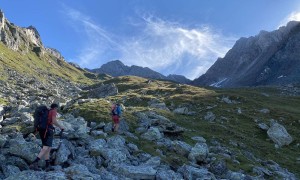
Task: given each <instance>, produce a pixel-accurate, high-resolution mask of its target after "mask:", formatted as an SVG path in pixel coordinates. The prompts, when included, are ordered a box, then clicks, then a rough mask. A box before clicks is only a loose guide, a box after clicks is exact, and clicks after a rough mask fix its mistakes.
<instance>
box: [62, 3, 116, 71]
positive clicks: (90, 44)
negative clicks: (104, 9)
mask: <svg viewBox="0 0 300 180" xmlns="http://www.w3.org/2000/svg"><path fill="white" fill-rule="evenodd" d="M63 7H64V11H63V12H64V13H65V14H66V15H67V17H68V18H69V19H70V20H71V21H69V23H71V24H72V26H73V27H74V29H75V30H77V31H79V32H80V34H81V35H82V37H81V38H83V39H84V40H83V41H82V42H83V44H80V43H79V44H78V45H79V47H78V48H79V49H80V51H79V53H78V54H77V55H76V57H75V58H74V59H71V61H75V62H76V63H78V64H79V65H80V66H82V67H88V68H97V67H99V65H100V64H99V63H100V62H101V61H100V60H99V59H100V58H101V57H102V56H103V54H104V53H105V52H107V51H109V50H110V49H113V47H114V46H118V44H117V43H116V42H115V41H114V40H112V37H113V35H111V34H109V33H108V31H106V30H104V29H103V28H101V27H100V26H99V25H97V24H96V23H95V22H93V20H92V19H91V18H90V17H89V16H87V15H85V14H83V13H81V12H80V11H78V10H75V9H72V8H70V7H67V6H65V5H64V6H63ZM80 46H81V47H80Z"/></svg>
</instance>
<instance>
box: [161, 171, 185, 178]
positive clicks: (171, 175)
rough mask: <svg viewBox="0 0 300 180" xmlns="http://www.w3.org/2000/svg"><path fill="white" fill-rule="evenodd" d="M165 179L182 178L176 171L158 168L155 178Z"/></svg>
mask: <svg viewBox="0 0 300 180" xmlns="http://www.w3.org/2000/svg"><path fill="white" fill-rule="evenodd" d="M166 179H175V180H177V179H178V180H179V179H183V177H182V175H181V174H179V173H176V172H174V171H172V170H158V171H157V173H156V180H166Z"/></svg>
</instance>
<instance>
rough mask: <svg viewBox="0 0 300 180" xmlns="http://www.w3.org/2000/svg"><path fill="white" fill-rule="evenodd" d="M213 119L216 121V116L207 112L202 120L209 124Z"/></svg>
mask: <svg viewBox="0 0 300 180" xmlns="http://www.w3.org/2000/svg"><path fill="white" fill-rule="evenodd" d="M215 119H216V115H215V114H214V113H213V112H211V111H209V112H207V113H206V115H205V116H204V120H206V121H209V122H212V121H214V120H215Z"/></svg>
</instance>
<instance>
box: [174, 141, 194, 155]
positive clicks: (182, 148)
mask: <svg viewBox="0 0 300 180" xmlns="http://www.w3.org/2000/svg"><path fill="white" fill-rule="evenodd" d="M172 149H173V151H175V152H176V153H178V154H179V155H182V156H185V157H187V156H188V155H189V153H190V151H191V150H192V146H190V145H189V144H187V143H185V142H183V141H173V142H172Z"/></svg>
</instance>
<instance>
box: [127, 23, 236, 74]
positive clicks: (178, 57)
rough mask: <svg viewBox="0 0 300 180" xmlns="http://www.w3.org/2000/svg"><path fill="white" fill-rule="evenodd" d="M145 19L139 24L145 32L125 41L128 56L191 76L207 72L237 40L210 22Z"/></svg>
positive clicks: (144, 63)
mask: <svg viewBox="0 0 300 180" xmlns="http://www.w3.org/2000/svg"><path fill="white" fill-rule="evenodd" d="M143 21H144V22H143V24H142V25H141V26H140V27H139V28H141V29H143V33H142V34H141V35H140V36H138V37H134V38H133V39H132V40H131V41H126V42H125V43H124V48H125V51H124V52H123V53H122V54H123V58H124V60H125V61H126V62H127V63H129V64H137V63H138V64H139V65H142V66H147V67H150V68H153V69H156V70H158V71H160V72H165V73H172V74H174V73H178V74H183V75H185V76H187V77H189V78H191V79H194V78H196V77H198V76H199V75H201V74H203V73H205V72H206V70H207V69H208V68H209V67H210V66H211V65H212V64H213V63H214V62H215V60H216V59H217V58H218V57H222V56H224V55H225V53H226V52H227V51H228V50H229V48H230V47H231V46H232V45H233V43H234V41H235V40H236V39H235V38H231V37H224V36H222V35H221V34H220V33H216V32H213V31H212V30H211V28H209V27H208V26H203V27H201V28H197V29H196V28H186V27H184V26H181V25H179V24H177V23H171V22H168V21H163V20H161V19H157V18H153V17H149V18H143ZM127 48H130V49H131V50H130V51H128V49H127ZM166 71H167V72H166Z"/></svg>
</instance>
